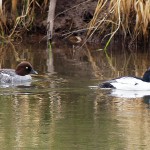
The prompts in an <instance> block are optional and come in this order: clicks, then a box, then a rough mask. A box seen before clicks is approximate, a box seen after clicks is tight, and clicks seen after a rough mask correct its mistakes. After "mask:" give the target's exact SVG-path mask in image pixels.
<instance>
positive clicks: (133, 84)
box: [108, 77, 150, 91]
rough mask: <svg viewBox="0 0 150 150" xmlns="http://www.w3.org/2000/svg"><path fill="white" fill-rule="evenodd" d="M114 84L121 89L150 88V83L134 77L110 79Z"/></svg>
mask: <svg viewBox="0 0 150 150" xmlns="http://www.w3.org/2000/svg"><path fill="white" fill-rule="evenodd" d="M108 83H110V84H111V85H112V86H114V87H115V88H116V89H119V90H134V91H141V90H150V83H149V82H145V81H142V80H141V79H138V78H134V77H122V78H118V79H114V80H110V81H108Z"/></svg>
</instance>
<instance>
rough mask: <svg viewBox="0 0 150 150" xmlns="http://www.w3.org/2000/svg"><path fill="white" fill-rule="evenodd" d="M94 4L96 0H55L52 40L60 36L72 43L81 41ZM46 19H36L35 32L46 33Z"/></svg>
mask: <svg viewBox="0 0 150 150" xmlns="http://www.w3.org/2000/svg"><path fill="white" fill-rule="evenodd" d="M96 5H97V0H71V1H68V0H61V1H58V0H57V3H56V10H55V20H54V30H53V40H54V41H55V39H58V38H61V39H65V40H68V41H69V42H73V43H79V42H81V41H82V39H84V37H85V36H86V32H87V27H88V23H89V22H90V20H91V19H92V18H93V14H94V11H95V8H96ZM39 19H40V17H39ZM46 19H47V18H45V20H44V21H43V20H41V21H40V20H37V22H36V23H35V26H36V30H35V31H36V32H37V31H38V32H40V33H42V34H43V33H44V34H46V25H47V24H46V23H47V20H46Z"/></svg>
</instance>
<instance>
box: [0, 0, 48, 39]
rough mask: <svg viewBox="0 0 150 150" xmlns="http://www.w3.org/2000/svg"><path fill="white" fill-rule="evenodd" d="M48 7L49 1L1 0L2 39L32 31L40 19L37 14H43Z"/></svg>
mask: <svg viewBox="0 0 150 150" xmlns="http://www.w3.org/2000/svg"><path fill="white" fill-rule="evenodd" d="M46 6H48V0H44V1H42V0H23V1H21V2H20V1H18V0H12V1H10V0H5V1H4V0H0V37H1V38H12V36H13V37H16V36H20V35H21V34H23V33H24V32H25V31H26V30H29V29H31V28H32V27H33V23H34V21H35V20H36V19H37V18H38V17H39V15H37V14H38V13H39V12H40V13H42V12H43V11H44V10H45V9H46ZM37 11H38V12H37ZM36 17H37V18H36ZM6 35H7V36H6Z"/></svg>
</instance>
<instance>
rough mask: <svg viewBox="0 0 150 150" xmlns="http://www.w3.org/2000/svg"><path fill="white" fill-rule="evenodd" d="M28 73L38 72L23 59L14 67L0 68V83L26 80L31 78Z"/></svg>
mask: <svg viewBox="0 0 150 150" xmlns="http://www.w3.org/2000/svg"><path fill="white" fill-rule="evenodd" d="M29 74H38V73H37V72H36V71H35V70H34V69H33V67H32V65H31V64H30V63H29V62H27V61H23V62H21V63H20V64H18V66H17V67H16V70H14V69H0V83H15V82H26V81H30V80H31V79H32V78H31V76H30V75H29Z"/></svg>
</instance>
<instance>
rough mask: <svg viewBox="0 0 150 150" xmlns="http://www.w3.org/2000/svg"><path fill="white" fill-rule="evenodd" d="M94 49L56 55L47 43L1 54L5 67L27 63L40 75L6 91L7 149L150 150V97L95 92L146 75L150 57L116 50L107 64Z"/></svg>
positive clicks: (2, 110)
mask: <svg viewBox="0 0 150 150" xmlns="http://www.w3.org/2000/svg"><path fill="white" fill-rule="evenodd" d="M89 49H91V48H89ZM89 49H88V48H86V49H85V50H81V51H78V50H76V49H73V48H72V47H69V46H66V45H63V46H62V45H60V46H58V45H56V46H54V47H53V51H54V52H53V53H52V52H51V51H48V50H47V49H46V46H45V44H42V43H41V44H39V45H38V44H36V45H33V44H32V45H18V46H17V47H15V48H14V49H12V48H11V47H10V46H9V47H7V46H6V47H5V49H3V48H2V49H1V54H2V56H1V61H0V65H1V67H7V68H14V67H15V66H16V64H17V61H16V60H22V59H26V60H28V61H30V62H31V64H33V66H34V68H35V70H37V71H38V72H39V75H38V76H36V77H33V82H31V83H30V84H29V85H17V86H9V87H1V88H0V104H1V105H0V145H1V149H39V150H41V149H44V150H45V149H52V150H60V149H62V150H63V149H64V150H70V149H71V150H76V149H81V150H82V149H83V150H85V149H86V150H91V149H97V150H99V149H149V141H150V135H149V134H150V116H149V115H150V109H149V101H150V98H149V92H148V93H134V92H129V91H128V92H129V93H126V92H122V91H120V93H118V92H117V91H110V90H101V89H97V88H91V87H95V86H96V85H97V84H98V83H99V82H102V81H103V80H108V79H111V78H114V77H117V76H120V75H127V74H128V75H129V74H130V75H139V76H141V75H142V74H143V72H144V71H145V70H146V68H147V67H148V61H146V59H145V58H147V56H149V54H147V53H143V54H137V55H133V54H126V53H124V52H118V54H114V53H115V51H114V53H113V52H111V51H110V53H109V56H111V57H110V61H107V58H106V56H105V54H104V53H103V52H102V51H94V50H92V51H91V52H90V51H89ZM6 52H7V55H6ZM6 56H7V57H6ZM136 57H138V60H137V59H136ZM120 60H121V61H120ZM119 62H120V63H119ZM131 64H132V65H131ZM136 92H137V91H136ZM143 92H144V91H143ZM145 92H146V91H145ZM126 95H128V96H126ZM130 95H131V96H133V97H129V96H130Z"/></svg>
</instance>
